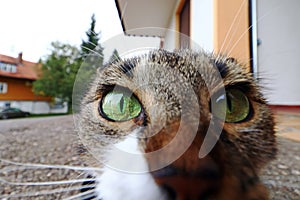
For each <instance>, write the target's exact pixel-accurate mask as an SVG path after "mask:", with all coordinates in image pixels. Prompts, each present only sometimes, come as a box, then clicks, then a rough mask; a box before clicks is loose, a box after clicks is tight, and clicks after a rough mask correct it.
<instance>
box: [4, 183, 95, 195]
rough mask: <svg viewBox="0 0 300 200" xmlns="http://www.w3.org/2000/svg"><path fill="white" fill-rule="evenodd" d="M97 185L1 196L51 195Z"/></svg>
mask: <svg viewBox="0 0 300 200" xmlns="http://www.w3.org/2000/svg"><path fill="white" fill-rule="evenodd" d="M95 186H96V185H88V186H76V187H69V188H67V189H65V188H59V189H53V190H41V191H36V192H27V193H19V194H5V195H0V198H20V197H34V196H43V195H50V194H56V193H64V192H71V191H76V190H77V191H80V190H81V189H84V188H87V189H88V188H91V187H95Z"/></svg>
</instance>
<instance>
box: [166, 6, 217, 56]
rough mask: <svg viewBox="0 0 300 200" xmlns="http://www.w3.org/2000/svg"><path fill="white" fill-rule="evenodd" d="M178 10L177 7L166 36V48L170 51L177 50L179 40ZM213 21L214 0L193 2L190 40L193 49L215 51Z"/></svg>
mask: <svg viewBox="0 0 300 200" xmlns="http://www.w3.org/2000/svg"><path fill="white" fill-rule="evenodd" d="M178 2H179V1H178ZM176 10H177V7H176V8H175V10H174V12H173V15H172V17H171V19H170V24H169V27H168V29H169V30H168V31H167V32H166V36H165V41H164V47H165V48H166V49H168V50H173V49H175V48H176V39H178V38H179V33H178V32H176ZM213 20H214V18H213V1H212V0H191V21H190V23H191V24H190V29H191V30H190V33H191V36H190V38H191V41H192V44H191V47H192V48H193V49H195V50H197V49H199V48H200V49H204V50H205V51H207V52H212V51H213V35H214V34H213V31H214V30H213V28H214V27H213Z"/></svg>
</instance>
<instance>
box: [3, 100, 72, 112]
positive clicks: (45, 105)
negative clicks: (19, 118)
mask: <svg viewBox="0 0 300 200" xmlns="http://www.w3.org/2000/svg"><path fill="white" fill-rule="evenodd" d="M7 103H10V107H12V108H19V109H21V110H23V111H26V112H30V113H32V114H48V113H67V112H68V104H67V103H63V106H60V107H51V106H50V104H49V102H47V101H0V110H1V109H3V108H5V106H6V104H7Z"/></svg>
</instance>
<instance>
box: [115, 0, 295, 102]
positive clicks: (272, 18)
mask: <svg viewBox="0 0 300 200" xmlns="http://www.w3.org/2000/svg"><path fill="white" fill-rule="evenodd" d="M115 3H116V7H117V10H118V13H119V17H120V20H121V24H122V28H123V31H124V33H125V35H127V36H153V37H157V38H159V39H160V47H161V48H164V49H168V50H173V49H176V48H184V47H189V48H193V49H198V48H201V49H204V50H205V51H208V52H215V53H222V54H225V55H228V56H230V57H234V58H236V59H238V60H239V61H240V62H242V63H245V64H247V65H248V66H249V70H250V71H251V72H253V74H254V76H257V77H259V78H263V79H262V80H260V84H261V85H263V86H264V88H267V89H266V90H264V91H263V92H264V94H265V96H266V97H267V99H268V101H269V103H270V104H272V105H284V106H300V87H299V82H298V77H299V75H300V67H299V66H300V59H295V58H297V56H298V55H300V48H299V46H300V38H299V35H300V26H299V25H298V24H299V23H298V21H297V20H298V19H299V18H300V13H299V12H298V10H297V8H299V7H300V1H298V0H290V1H288V2H285V1H284V2H283V1H280V0H265V1H257V0H226V1H224V0H164V1H161V0H151V1H148V0H115ZM147 27H158V28H147Z"/></svg>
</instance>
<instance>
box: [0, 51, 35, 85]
mask: <svg viewBox="0 0 300 200" xmlns="http://www.w3.org/2000/svg"><path fill="white" fill-rule="evenodd" d="M19 59H20V58H14V57H10V56H6V55H1V54H0V62H4V63H9V64H15V65H16V66H17V71H16V72H15V73H13V72H7V71H3V70H1V69H0V76H5V77H12V78H20V79H30V80H36V79H37V78H38V75H37V73H36V71H35V70H34V68H35V67H36V66H37V65H38V63H34V62H30V61H26V60H22V62H21V63H19Z"/></svg>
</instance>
